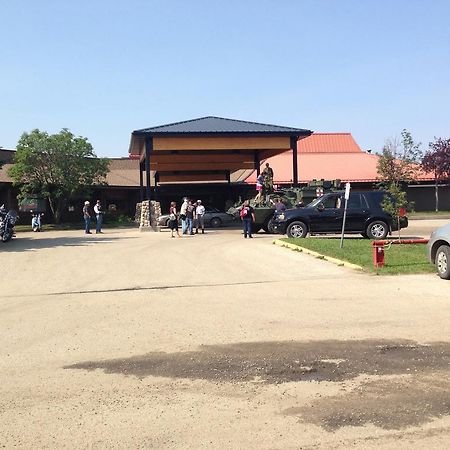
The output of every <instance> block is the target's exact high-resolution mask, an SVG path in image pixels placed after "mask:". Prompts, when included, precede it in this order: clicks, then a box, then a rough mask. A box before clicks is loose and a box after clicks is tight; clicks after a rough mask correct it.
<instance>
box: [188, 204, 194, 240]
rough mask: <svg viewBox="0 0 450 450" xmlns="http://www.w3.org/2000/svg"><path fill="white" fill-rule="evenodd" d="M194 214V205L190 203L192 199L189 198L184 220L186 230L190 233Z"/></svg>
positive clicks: (191, 232)
mask: <svg viewBox="0 0 450 450" xmlns="http://www.w3.org/2000/svg"><path fill="white" fill-rule="evenodd" d="M194 214H195V206H194V205H193V204H192V200H189V202H188V206H187V208H186V222H187V225H186V226H187V229H186V232H187V233H188V234H191V235H192V234H194Z"/></svg>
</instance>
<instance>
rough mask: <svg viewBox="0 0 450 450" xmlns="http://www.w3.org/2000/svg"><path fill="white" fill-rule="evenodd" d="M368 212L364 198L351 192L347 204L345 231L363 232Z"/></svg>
mask: <svg viewBox="0 0 450 450" xmlns="http://www.w3.org/2000/svg"><path fill="white" fill-rule="evenodd" d="M368 212H369V206H368V205H367V202H366V199H365V198H364V196H363V195H361V194H360V193H358V192H351V193H350V197H349V199H348V202H347V217H346V220H345V229H346V230H347V231H359V232H362V231H364V229H365V223H366V218H367V215H368Z"/></svg>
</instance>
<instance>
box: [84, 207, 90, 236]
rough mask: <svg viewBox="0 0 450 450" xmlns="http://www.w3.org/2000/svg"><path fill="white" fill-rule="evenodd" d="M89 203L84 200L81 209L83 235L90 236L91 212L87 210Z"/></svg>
mask: <svg viewBox="0 0 450 450" xmlns="http://www.w3.org/2000/svg"><path fill="white" fill-rule="evenodd" d="M89 205H90V203H89V202H88V201H87V200H86V201H85V202H84V207H83V218H84V232H85V234H92V233H91V212H90V210H89Z"/></svg>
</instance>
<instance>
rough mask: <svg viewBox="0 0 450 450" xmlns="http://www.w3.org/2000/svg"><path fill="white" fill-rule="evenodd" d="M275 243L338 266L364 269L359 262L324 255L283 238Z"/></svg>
mask: <svg viewBox="0 0 450 450" xmlns="http://www.w3.org/2000/svg"><path fill="white" fill-rule="evenodd" d="M273 243H274V244H275V245H278V246H280V247H285V248H289V249H291V250H294V251H297V252H302V253H305V254H306V255H311V256H315V257H316V258H319V259H324V260H325V261H328V262H330V263H333V264H336V265H338V266H344V267H348V268H349V269H353V270H360V271H363V270H364V269H363V268H362V267H361V266H358V265H357V264H352V263H349V262H347V261H342V260H341V259H337V258H332V257H331V256H326V255H322V254H321V253H317V252H315V251H313V250H309V249H308V248H305V247H301V246H299V245H295V244H289V243H288V242H284V241H282V240H281V239H275V240H274V241H273Z"/></svg>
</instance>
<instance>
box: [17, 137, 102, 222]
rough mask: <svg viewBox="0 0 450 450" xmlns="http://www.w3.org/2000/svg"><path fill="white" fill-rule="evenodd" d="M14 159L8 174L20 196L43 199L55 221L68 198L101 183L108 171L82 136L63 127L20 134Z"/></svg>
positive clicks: (57, 219)
mask: <svg viewBox="0 0 450 450" xmlns="http://www.w3.org/2000/svg"><path fill="white" fill-rule="evenodd" d="M14 162H15V163H14V165H13V166H12V167H11V168H10V169H9V175H10V176H11V178H12V179H13V181H14V184H15V185H19V186H20V193H21V196H22V197H24V196H26V195H28V194H37V195H42V196H44V197H45V198H47V199H48V202H49V205H50V208H51V210H52V213H53V216H54V219H55V222H56V223H59V222H60V220H61V214H62V211H63V209H64V207H65V206H66V205H67V201H68V200H69V199H70V198H72V197H74V196H76V195H80V194H81V193H82V192H83V191H84V190H86V188H89V187H90V186H93V185H96V184H104V183H105V177H106V174H107V173H108V161H107V160H106V159H104V158H97V157H96V155H95V153H94V151H93V149H92V145H91V144H90V143H89V142H88V140H87V139H86V138H84V137H75V136H74V135H73V134H72V133H71V132H70V131H69V130H67V129H62V130H61V131H60V132H59V133H57V134H48V133H47V132H45V131H40V130H37V129H36V130H33V131H31V132H30V133H23V134H22V136H21V138H20V139H19V142H18V144H17V151H16V156H15V161H14Z"/></svg>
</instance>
